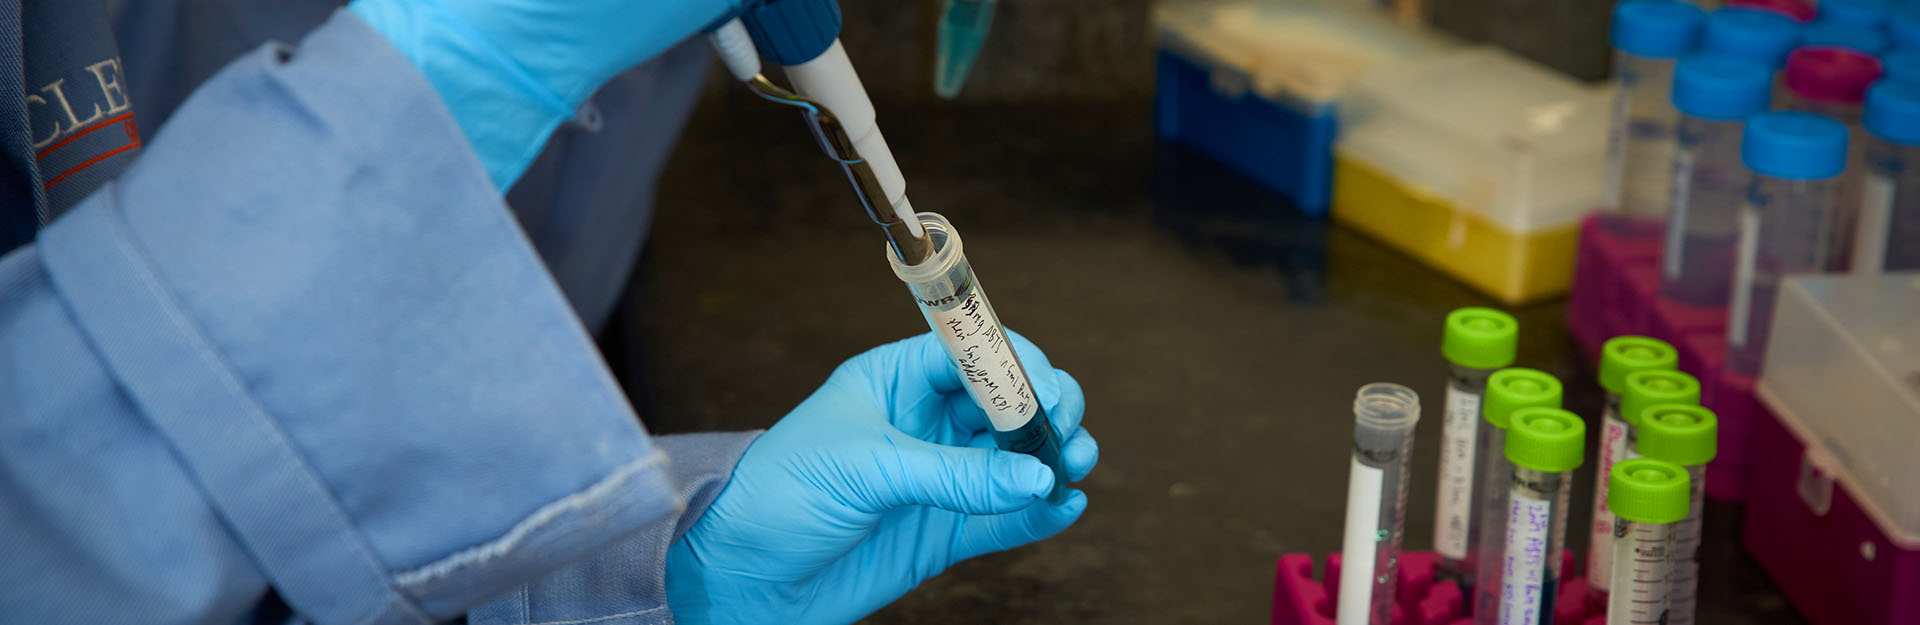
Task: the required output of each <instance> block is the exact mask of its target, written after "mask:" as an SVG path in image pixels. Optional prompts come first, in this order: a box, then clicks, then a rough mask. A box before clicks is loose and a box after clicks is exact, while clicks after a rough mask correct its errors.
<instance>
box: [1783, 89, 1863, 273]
mask: <svg viewBox="0 0 1920 625" xmlns="http://www.w3.org/2000/svg"><path fill="white" fill-rule="evenodd" d="M1780 108H1781V110H1786V111H1805V112H1808V113H1819V114H1821V115H1825V116H1827V117H1831V118H1833V120H1834V121H1837V122H1840V123H1841V124H1844V125H1846V127H1847V163H1848V164H1849V165H1848V167H1847V169H1846V171H1845V172H1842V173H1841V174H1840V176H1839V177H1837V178H1834V179H1833V181H1832V183H1833V184H1832V187H1833V200H1832V202H1833V203H1832V205H1831V206H1829V207H1828V208H1827V210H1826V214H1825V215H1824V217H1825V219H1826V223H1825V224H1822V226H1821V230H1822V232H1824V233H1825V237H1826V239H1827V241H1826V243H1825V248H1826V249H1827V250H1828V253H1827V254H1826V255H1825V258H1824V259H1823V260H1822V264H1821V266H1820V268H1819V270H1821V271H1836V272H1843V271H1847V270H1848V269H1849V268H1851V266H1852V264H1853V240H1854V233H1855V232H1856V231H1858V230H1859V222H1860V199H1861V195H1862V194H1863V193H1864V192H1865V190H1864V189H1862V187H1863V186H1864V185H1865V183H1866V180H1865V178H1866V173H1865V168H1864V167H1858V166H1855V165H1853V163H1862V162H1865V160H1864V159H1866V158H1867V153H1866V146H1867V141H1866V139H1867V137H1868V136H1869V135H1868V133H1867V131H1866V129H1865V128H1864V127H1863V126H1861V125H1860V116H1861V106H1860V103H1859V102H1828V101H1821V100H1814V99H1809V98H1807V97H1804V96H1801V95H1800V94H1797V93H1794V92H1793V91H1791V90H1789V91H1787V92H1786V94H1785V95H1784V96H1783V97H1782V105H1781V107H1780Z"/></svg>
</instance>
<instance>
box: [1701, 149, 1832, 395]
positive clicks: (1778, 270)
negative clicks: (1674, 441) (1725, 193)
mask: <svg viewBox="0 0 1920 625" xmlns="http://www.w3.org/2000/svg"><path fill="white" fill-rule="evenodd" d="M1838 186H1839V185H1838V178H1828V179H1824V180H1791V179H1786V178H1775V177H1772V176H1766V175H1758V174H1756V175H1755V176H1754V177H1753V182H1752V183H1751V185H1750V186H1749V187H1748V192H1747V201H1746V202H1745V204H1744V205H1743V206H1742V207H1741V209H1740V230H1739V232H1740V240H1739V245H1738V247H1737V248H1736V252H1735V255H1734V256H1735V258H1734V280H1733V294H1732V299H1731V302H1730V303H1729V307H1728V314H1727V369H1728V370H1730V371H1733V372H1735V373H1739V374H1742V375H1747V376H1755V375H1758V374H1759V373H1760V363H1761V359H1762V357H1763V356H1764V355H1765V354H1766V349H1767V333H1768V332H1769V331H1770V330H1771V329H1772V327H1773V300H1774V296H1775V294H1776V293H1777V292H1778V290H1779V288H1780V279H1781V278H1782V277H1783V276H1786V275H1788V274H1795V273H1813V272H1821V271H1824V270H1825V269H1826V268H1827V267H1829V266H1830V264H1831V261H1832V256H1833V255H1834V250H1833V245H1832V235H1831V229H1832V219H1831V213H1832V211H1833V208H1834V201H1835V193H1836V191H1837V187H1838Z"/></svg>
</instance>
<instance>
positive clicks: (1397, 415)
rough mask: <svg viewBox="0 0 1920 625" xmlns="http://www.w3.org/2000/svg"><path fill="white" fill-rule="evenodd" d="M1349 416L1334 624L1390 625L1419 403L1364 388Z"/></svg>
mask: <svg viewBox="0 0 1920 625" xmlns="http://www.w3.org/2000/svg"><path fill="white" fill-rule="evenodd" d="M1353 416H1354V425H1353V465H1352V468H1351V471H1350V473H1349V474H1348V480H1347V525H1346V536H1345V541H1344V544H1343V545H1342V548H1341V563H1342V564H1341V569H1340V596H1339V598H1338V601H1337V603H1336V604H1335V612H1334V617H1335V620H1336V622H1337V623H1338V625H1389V623H1390V621H1391V619H1392V618H1393V603H1394V602H1393V594H1394V593H1393V585H1394V584H1393V583H1394V578H1395V570H1396V569H1398V568H1399V565H1400V538H1401V530H1402V527H1404V524H1405V520H1406V506H1407V467H1408V463H1409V462H1410V461H1411V459H1412V456H1413V426H1414V425H1415V424H1417V423H1418V422H1419V421H1420V396H1419V395H1417V394H1415V393H1414V392H1413V390H1412V389H1409V388H1407V387H1404V386H1401V385H1398V384H1387V383H1384V382H1376V383H1373V384H1368V385H1366V386H1363V387H1360V392H1359V393H1358V394H1357V395H1356V396H1355V397H1354V399H1353Z"/></svg>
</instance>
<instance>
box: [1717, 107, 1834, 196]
mask: <svg viewBox="0 0 1920 625" xmlns="http://www.w3.org/2000/svg"><path fill="white" fill-rule="evenodd" d="M1740 161H1741V162H1743V163H1746V165H1747V168H1748V169H1751V170H1753V171H1754V172H1755V173H1759V174H1764V175H1768V176H1773V177H1775V178H1789V179H1793V180H1819V179H1823V178H1832V177H1834V176H1837V175H1840V170H1842V169H1845V168H1846V165H1847V127H1846V126H1842V125H1840V122H1837V121H1833V120H1832V119H1830V118H1828V117H1827V116H1825V115H1820V114H1818V113H1799V112H1778V111H1776V112H1769V113H1761V114H1759V115H1755V116H1753V117H1750V118H1748V119H1747V128H1746V132H1745V133H1744V135H1743V136H1742V138H1741V140H1740Z"/></svg>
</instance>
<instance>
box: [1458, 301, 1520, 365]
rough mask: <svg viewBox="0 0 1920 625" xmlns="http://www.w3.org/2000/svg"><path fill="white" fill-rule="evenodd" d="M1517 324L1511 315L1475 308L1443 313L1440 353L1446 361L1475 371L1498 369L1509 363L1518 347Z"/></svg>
mask: <svg viewBox="0 0 1920 625" xmlns="http://www.w3.org/2000/svg"><path fill="white" fill-rule="evenodd" d="M1519 336H1520V322H1519V321H1516V320H1514V318H1513V315H1509V314H1507V313H1504V312H1501V311H1498V310H1494V309H1492V308H1480V307H1477V306H1472V307H1467V308H1460V309H1456V310H1454V311H1453V312H1450V313H1447V329H1446V333H1445V334H1443V335H1442V336H1441V337H1440V354H1441V355H1442V356H1446V358H1447V361H1448V362H1452V363H1453V364H1456V365H1460V366H1462V367H1473V368H1475V369H1499V368H1501V367H1505V366H1507V365H1511V364H1513V354H1514V351H1515V349H1517V347H1518V344H1519Z"/></svg>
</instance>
